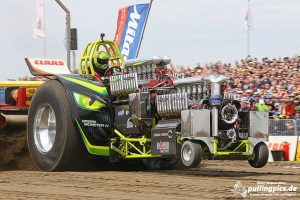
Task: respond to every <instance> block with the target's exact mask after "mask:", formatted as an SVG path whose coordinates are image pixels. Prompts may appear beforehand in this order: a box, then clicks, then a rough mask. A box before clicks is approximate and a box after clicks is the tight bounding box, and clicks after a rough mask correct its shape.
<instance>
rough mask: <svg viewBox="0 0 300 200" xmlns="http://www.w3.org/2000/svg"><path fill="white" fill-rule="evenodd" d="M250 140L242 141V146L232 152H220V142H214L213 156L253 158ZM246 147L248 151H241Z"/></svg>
mask: <svg viewBox="0 0 300 200" xmlns="http://www.w3.org/2000/svg"><path fill="white" fill-rule="evenodd" d="M249 144H250V141H249V140H240V144H239V145H238V146H237V147H236V148H235V149H234V150H232V151H218V140H217V139H214V140H213V154H214V155H215V156H225V155H244V156H251V154H250V152H249ZM244 147H246V151H239V150H241V149H242V148H244Z"/></svg>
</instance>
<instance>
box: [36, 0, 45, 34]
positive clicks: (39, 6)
mask: <svg viewBox="0 0 300 200" xmlns="http://www.w3.org/2000/svg"><path fill="white" fill-rule="evenodd" d="M33 36H34V37H35V38H44V37H45V23H44V0H37V2H36V20H35V26H34V31H33Z"/></svg>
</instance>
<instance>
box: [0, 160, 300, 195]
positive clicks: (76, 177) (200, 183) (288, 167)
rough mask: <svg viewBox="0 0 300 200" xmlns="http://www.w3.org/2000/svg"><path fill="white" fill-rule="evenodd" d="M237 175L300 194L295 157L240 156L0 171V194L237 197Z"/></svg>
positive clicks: (244, 181)
mask: <svg viewBox="0 0 300 200" xmlns="http://www.w3.org/2000/svg"><path fill="white" fill-rule="evenodd" d="M238 180H239V181H241V183H242V185H243V186H244V187H249V186H257V181H264V182H265V181H269V182H278V181H280V182H286V184H287V185H294V186H297V187H298V188H299V189H298V190H297V192H296V193H297V196H294V197H292V198H291V197H285V198H277V199H299V198H300V164H299V163H298V164H281V163H280V164H269V165H268V166H267V167H265V168H263V169H253V168H250V167H249V166H248V164H247V162H245V161H240V162H238V161H234V162H232V161H223V162H222V161H204V162H203V164H202V165H201V166H200V168H199V169H194V170H182V171H156V172H140V171H138V172H121V171H104V172H61V173H45V172H38V171H20V170H16V171H1V172H0V194H1V195H0V199H173V200H174V199H188V200H190V199H240V198H241V196H238V195H235V194H234V193H233V192H232V191H231V190H232V189H233V186H234V184H236V182H237V181H238ZM269 186H270V185H269ZM276 186H277V185H276ZM250 198H252V199H255V198H256V197H255V198H254V197H249V199H250ZM262 198H264V199H266V197H262ZM270 199H275V197H272V198H270Z"/></svg>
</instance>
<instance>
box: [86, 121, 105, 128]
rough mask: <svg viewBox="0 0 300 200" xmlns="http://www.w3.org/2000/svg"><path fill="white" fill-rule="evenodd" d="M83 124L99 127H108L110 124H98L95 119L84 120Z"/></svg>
mask: <svg viewBox="0 0 300 200" xmlns="http://www.w3.org/2000/svg"><path fill="white" fill-rule="evenodd" d="M81 122H82V124H83V126H87V127H97V128H108V127H109V124H98V123H97V122H96V121H95V120H82V121H81Z"/></svg>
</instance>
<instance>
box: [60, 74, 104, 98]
mask: <svg viewBox="0 0 300 200" xmlns="http://www.w3.org/2000/svg"><path fill="white" fill-rule="evenodd" d="M59 76H60V77H61V78H63V79H65V80H67V81H70V82H73V83H76V84H78V85H81V86H83V87H86V88H89V89H91V90H93V91H95V92H97V93H98V94H101V95H105V96H107V95H108V93H107V90H106V87H100V86H96V85H94V84H91V83H87V82H85V81H81V80H78V79H75V78H70V77H65V76H62V75H59Z"/></svg>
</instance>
